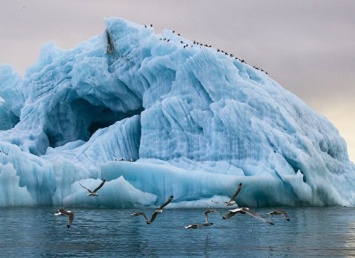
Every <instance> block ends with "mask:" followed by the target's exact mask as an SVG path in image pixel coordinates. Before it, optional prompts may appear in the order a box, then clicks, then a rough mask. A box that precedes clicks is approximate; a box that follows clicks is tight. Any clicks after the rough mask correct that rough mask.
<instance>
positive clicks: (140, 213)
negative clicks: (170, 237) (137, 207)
mask: <svg viewBox="0 0 355 258" xmlns="http://www.w3.org/2000/svg"><path fill="white" fill-rule="evenodd" d="M131 216H143V217H144V219H145V221H146V222H147V221H148V218H147V216H146V215H145V213H144V212H134V213H132V214H131Z"/></svg>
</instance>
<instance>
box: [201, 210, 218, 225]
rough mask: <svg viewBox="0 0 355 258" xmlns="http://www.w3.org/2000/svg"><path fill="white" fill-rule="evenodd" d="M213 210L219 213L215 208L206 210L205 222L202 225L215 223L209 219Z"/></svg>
mask: <svg viewBox="0 0 355 258" xmlns="http://www.w3.org/2000/svg"><path fill="white" fill-rule="evenodd" d="M211 212H216V213H218V212H217V211H216V210H214V209H209V210H205V223H203V224H202V226H206V227H207V226H212V225H213V223H212V222H209V221H208V214H209V213H211Z"/></svg>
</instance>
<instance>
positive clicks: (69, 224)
mask: <svg viewBox="0 0 355 258" xmlns="http://www.w3.org/2000/svg"><path fill="white" fill-rule="evenodd" d="M68 216H69V221H68V224H67V227H68V228H70V226H71V224H72V223H73V220H74V213H72V212H71V213H69V214H68Z"/></svg>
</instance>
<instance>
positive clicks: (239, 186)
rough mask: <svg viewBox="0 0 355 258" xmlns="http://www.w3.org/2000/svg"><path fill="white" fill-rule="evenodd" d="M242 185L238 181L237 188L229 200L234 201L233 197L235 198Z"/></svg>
mask: <svg viewBox="0 0 355 258" xmlns="http://www.w3.org/2000/svg"><path fill="white" fill-rule="evenodd" d="M242 186H243V185H242V183H240V184H239V185H238V188H237V190H236V191H235V193H234V194H233V196H232V197H231V199H230V201H234V200H235V198H237V196H238V194H239V192H240V190H241V189H242Z"/></svg>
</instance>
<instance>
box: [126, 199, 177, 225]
mask: <svg viewBox="0 0 355 258" xmlns="http://www.w3.org/2000/svg"><path fill="white" fill-rule="evenodd" d="M173 198H174V196H173V195H171V196H170V197H169V199H168V200H167V201H166V202H165V203H164V204H162V205H161V206H159V208H158V209H156V210H155V211H154V213H153V214H152V216H151V217H150V219H148V218H147V216H146V215H145V213H144V212H134V213H132V214H131V217H133V216H143V217H144V219H145V222H146V223H147V224H151V223H152V222H153V221H154V220H155V218H156V217H157V215H158V214H161V213H162V212H163V208H164V207H165V206H166V205H168V204H169V203H170V202H171V201H172V200H173Z"/></svg>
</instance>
